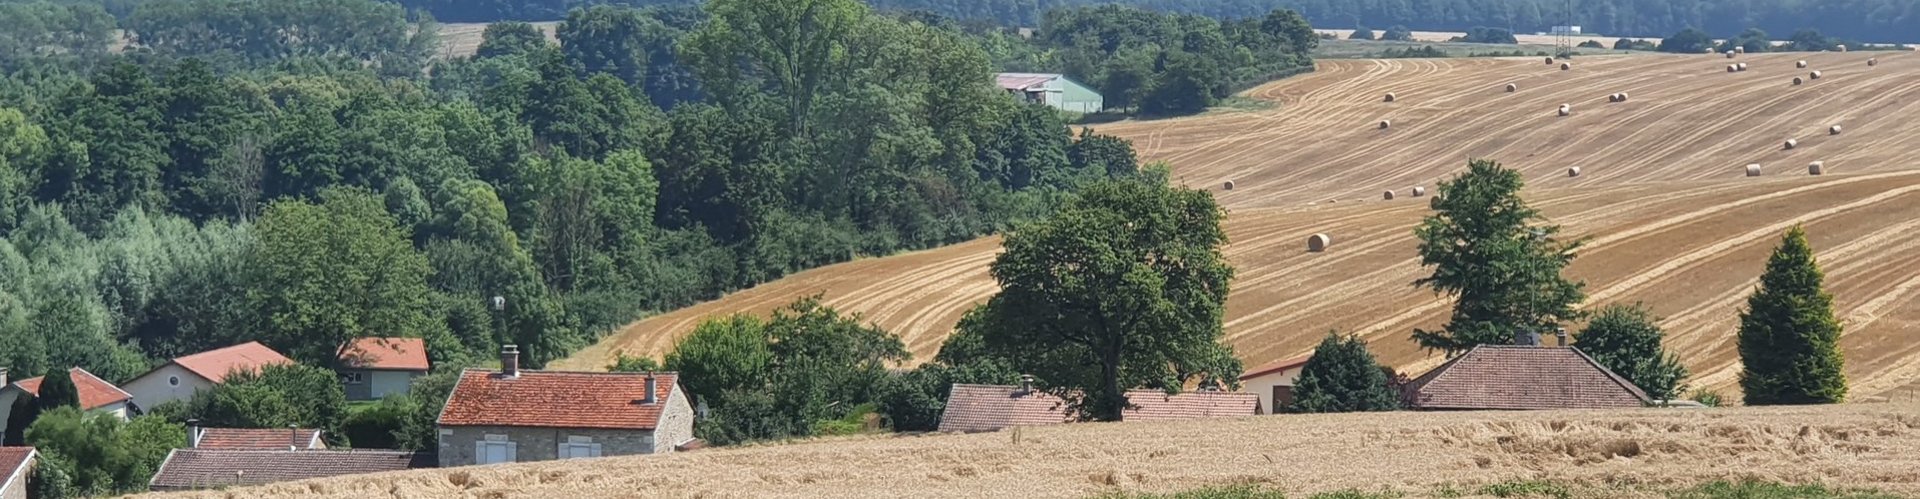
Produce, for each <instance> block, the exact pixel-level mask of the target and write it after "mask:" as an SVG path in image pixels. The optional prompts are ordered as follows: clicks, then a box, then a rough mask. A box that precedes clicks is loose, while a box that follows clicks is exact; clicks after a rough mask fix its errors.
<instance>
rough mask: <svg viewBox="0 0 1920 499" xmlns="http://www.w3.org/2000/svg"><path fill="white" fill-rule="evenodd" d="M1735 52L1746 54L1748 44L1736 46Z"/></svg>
mask: <svg viewBox="0 0 1920 499" xmlns="http://www.w3.org/2000/svg"><path fill="white" fill-rule="evenodd" d="M1733 52H1734V53H1736V54H1745V53H1747V47H1746V46H1739V47H1734V48H1733Z"/></svg>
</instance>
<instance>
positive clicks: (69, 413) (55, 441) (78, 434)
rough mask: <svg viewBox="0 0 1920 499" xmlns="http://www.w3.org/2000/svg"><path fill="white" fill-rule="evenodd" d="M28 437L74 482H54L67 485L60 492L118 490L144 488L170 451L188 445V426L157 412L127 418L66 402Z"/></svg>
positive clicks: (96, 493)
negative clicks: (158, 415) (91, 411)
mask: <svg viewBox="0 0 1920 499" xmlns="http://www.w3.org/2000/svg"><path fill="white" fill-rule="evenodd" d="M27 443H28V444H29V445H32V446H33V447H35V448H37V449H39V450H40V452H41V453H42V454H44V455H46V456H49V458H48V462H49V463H50V464H52V465H53V466H54V468H55V469H56V470H58V473H56V474H57V475H64V477H62V478H64V479H65V481H66V482H67V483H66V485H69V487H54V488H57V489H66V490H64V491H56V492H74V493H77V495H82V496H100V495H117V494H123V493H128V492H136V491H141V490H145V489H146V485H147V481H148V480H149V479H150V478H152V477H153V473H154V471H156V470H158V469H159V467H160V462H161V461H164V460H165V459H166V457H167V453H168V452H169V451H172V450H173V449H177V448H181V447H185V446H186V444H187V432H186V428H185V427H184V426H181V425H179V424H177V423H171V422H168V421H165V420H162V419H160V418H157V417H151V416H147V417H139V418H134V419H133V420H132V421H130V422H126V423H122V422H120V419H119V418H118V417H117V416H113V415H107V414H98V415H94V414H87V413H85V412H82V411H80V409H79V408H75V407H61V408H57V409H54V410H51V411H48V412H47V413H46V414H43V415H42V416H41V417H40V419H38V420H36V421H34V423H33V426H31V427H29V428H27ZM43 476H44V475H43ZM41 490H42V491H47V490H46V488H43V489H41Z"/></svg>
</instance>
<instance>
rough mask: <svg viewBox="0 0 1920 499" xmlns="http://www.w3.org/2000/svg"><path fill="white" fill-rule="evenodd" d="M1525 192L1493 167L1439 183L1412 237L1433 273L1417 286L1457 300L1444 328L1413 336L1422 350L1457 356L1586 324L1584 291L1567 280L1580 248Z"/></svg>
mask: <svg viewBox="0 0 1920 499" xmlns="http://www.w3.org/2000/svg"><path fill="white" fill-rule="evenodd" d="M1523 185H1524V183H1523V182H1522V181H1521V179H1520V172H1518V171H1514V170H1510V169H1507V168H1504V167H1501V166H1500V164H1499V163H1496V162H1493V161H1489V160H1473V161H1471V162H1469V163H1468V166H1467V171H1466V173H1462V174H1460V175H1459V176H1457V177H1454V178H1453V179H1452V180H1448V181H1443V182H1441V183H1440V187H1439V189H1438V190H1437V192H1436V194H1435V195H1434V196H1433V200H1432V201H1431V206H1432V207H1433V211H1434V213H1433V214H1432V215H1429V216H1427V218H1426V220H1424V221H1422V222H1421V224H1420V226H1419V227H1417V228H1415V229H1414V231H1413V232H1414V235H1415V236H1417V237H1418V238H1419V239H1420V248H1419V251H1420V264H1421V265H1422V266H1425V267H1433V274H1432V275H1429V276H1427V277H1423V278H1421V279H1420V280H1417V281H1414V285H1415V286H1421V287H1427V288H1431V289H1433V290H1434V291H1435V292H1437V293H1441V294H1444V295H1451V296H1454V297H1456V298H1457V299H1458V301H1456V302H1455V303H1454V307H1453V315H1452V318H1451V319H1450V320H1449V321H1448V322H1447V325H1446V328H1445V329H1443V330H1440V331H1424V330H1416V331H1414V334H1413V339H1414V341H1417V342H1419V343H1420V346H1421V347H1423V348H1427V349H1433V350H1444V351H1446V352H1447V353H1448V354H1449V355H1452V354H1453V353H1455V352H1461V351H1465V350H1467V349H1470V348H1473V346H1474V345H1480V344H1507V343H1509V342H1511V341H1512V339H1513V338H1514V335H1515V333H1518V332H1537V331H1544V330H1550V329H1553V328H1554V327H1556V325H1557V324H1560V323H1562V322H1565V321H1569V320H1573V319H1577V318H1579V317H1580V312H1579V311H1578V310H1576V309H1575V308H1574V306H1575V305H1576V304H1578V303H1580V300H1582V299H1583V298H1584V294H1583V293H1582V292H1581V287H1582V286H1583V285H1582V284H1581V283H1577V282H1572V281H1568V280H1567V279H1566V278H1564V277H1562V276H1561V270H1562V269H1565V268H1566V266H1567V264H1568V263H1570V262H1572V261H1573V258H1574V250H1576V249H1578V248H1579V243H1578V242H1562V241H1559V240H1557V239H1555V237H1554V236H1555V235H1556V234H1559V233H1560V227H1559V226H1557V225H1546V224H1543V223H1540V222H1542V218H1541V217H1540V212H1538V211H1535V210H1534V209H1533V208H1531V207H1528V206H1527V203H1526V201H1525V200H1522V199H1521V198H1520V189H1521V188H1522V187H1523Z"/></svg>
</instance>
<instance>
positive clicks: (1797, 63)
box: [1793, 61, 1807, 69]
mask: <svg viewBox="0 0 1920 499" xmlns="http://www.w3.org/2000/svg"><path fill="white" fill-rule="evenodd" d="M1793 67H1796V68H1800V69H1807V61H1793Z"/></svg>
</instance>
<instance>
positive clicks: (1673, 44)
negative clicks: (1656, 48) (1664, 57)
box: [1660, 28, 1713, 54]
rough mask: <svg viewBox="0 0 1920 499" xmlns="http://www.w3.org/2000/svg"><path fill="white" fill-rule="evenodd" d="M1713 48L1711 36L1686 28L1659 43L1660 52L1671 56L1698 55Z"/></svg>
mask: <svg viewBox="0 0 1920 499" xmlns="http://www.w3.org/2000/svg"><path fill="white" fill-rule="evenodd" d="M1710 48H1713V35H1709V34H1707V32H1705V31H1700V30H1698V29H1694V28H1687V29H1683V30H1680V32H1678V33H1674V34H1673V36H1669V37H1667V38H1666V39H1665V40H1661V41H1660V51H1661V52H1667V53H1672V54H1698V53H1701V52H1706V51H1707V49H1710Z"/></svg>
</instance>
